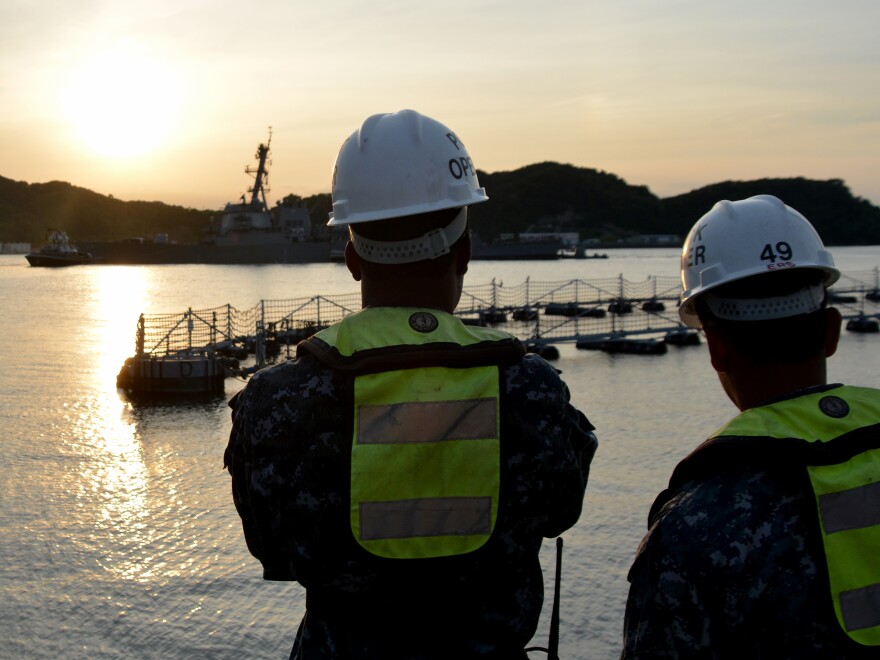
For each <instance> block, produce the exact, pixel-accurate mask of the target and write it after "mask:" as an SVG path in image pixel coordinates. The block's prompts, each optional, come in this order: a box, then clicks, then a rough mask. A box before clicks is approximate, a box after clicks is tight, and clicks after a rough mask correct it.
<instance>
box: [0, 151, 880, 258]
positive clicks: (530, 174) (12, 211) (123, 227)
mask: <svg viewBox="0 0 880 660" xmlns="http://www.w3.org/2000/svg"><path fill="white" fill-rule="evenodd" d="M479 176H480V183H481V185H483V186H485V187H486V190H487V192H488V194H489V198H490V201H489V202H488V203H486V204H478V205H476V206H474V207H473V209H472V211H471V220H472V226H473V228H474V230H475V231H476V232H477V233H479V234H480V236H481V237H482V238H483V239H484V240H490V239H492V238H494V237H496V236H498V235H499V234H501V233H509V232H520V231H526V230H528V229H532V230H536V231H541V230H559V231H576V232H578V233H579V234H580V237H581V239H587V238H598V239H600V240H603V241H615V240H617V239H619V238H625V237H627V236H632V235H636V234H676V235H678V236H680V237H682V238H683V237H684V235H685V234H686V233H687V231H688V230H689V229H690V227H691V226H692V225H693V223H694V222H695V221H696V220H697V219H698V218H699V217H700V216H701V215H703V214H704V213H705V212H706V211H708V210H709V209H710V208H712V205H713V204H714V203H715V202H716V201H718V200H721V199H731V200H735V199H742V198H744V197H749V196H751V195H757V194H762V193H765V194H771V195H776V196H777V197H779V198H780V199H782V200H783V201H785V202H786V203H787V204H789V205H790V206H793V207H794V208H796V209H798V210H799V211H801V212H802V213H803V214H804V215H805V216H806V217H807V218H809V219H810V221H811V222H812V223H813V224H814V225H815V226H816V229H817V230H818V231H819V233H820V234H821V235H822V237H823V238H824V240H825V242H826V243H827V244H829V245H878V244H880V208H878V207H877V206H874V205H873V204H871V203H870V202H868V201H866V200H864V199H860V198H858V197H854V196H853V195H852V193H851V192H850V191H849V189H848V188H847V186H846V185H845V184H844V182H843V181H841V180H839V179H832V180H829V181H816V180H810V179H804V178H800V177H798V178H790V179H761V180H755V181H726V182H723V183H716V184H713V185H710V186H706V187H704V188H699V189H697V190H693V191H691V192H689V193H686V194H683V195H677V196H675V197H667V198H664V199H661V198H659V197H657V196H656V195H654V194H653V193H652V192H651V191H650V190H648V188H647V187H645V186H633V185H630V184H628V183H627V182H626V181H624V180H623V179H621V178H619V177H617V176H615V175H614V174H610V173H607V172H602V171H598V170H594V169H588V168H581V167H574V166H572V165H562V164H559V163H550V162H548V163H538V164H535V165H529V166H526V167H523V168H521V169H518V170H514V171H511V172H494V173H486V172H480V174H479ZM283 201H284V202H285V203H299V202H304V203H305V205H306V206H307V207H308V208H309V212H310V214H311V217H312V222H313V224H315V225H318V226H321V225H323V222H324V220H325V218H326V217H327V212H328V211H329V206H330V197H329V195H327V194H321V195H313V196H311V197H307V198H305V199H303V200H300V198H298V197H296V196H295V195H291V196H289V197H287V198H285V200H283ZM219 213H220V209H211V210H198V209H191V208H185V207H181V206H171V205H168V204H164V203H162V202H143V201H132V202H124V201H121V200H118V199H115V198H113V197H112V196H105V195H101V194H98V193H96V192H92V191H90V190H87V189H85V188H79V187H76V186H73V185H71V184H69V183H64V182H59V181H53V182H50V183H33V184H28V183H25V182H20V181H13V180H11V179H6V178H3V177H0V241H27V242H30V243H33V244H35V245H39V244H40V243H42V241H43V239H44V237H45V234H46V231H47V230H48V229H63V230H65V231H67V232H68V233H69V234H70V235H71V236H72V237H73V238H74V239H77V240H83V241H85V240H116V239H121V238H126V237H129V236H151V235H154V234H157V233H167V234H169V236H170V237H171V239H172V240H176V241H178V242H191V241H193V242H194V241H198V240H199V239H200V238H201V236H202V232H203V231H204V229H205V227H206V226H207V224H208V220H209V218H210V217H211V216H217V215H219Z"/></svg>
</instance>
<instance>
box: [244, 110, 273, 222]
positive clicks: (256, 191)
mask: <svg viewBox="0 0 880 660" xmlns="http://www.w3.org/2000/svg"><path fill="white" fill-rule="evenodd" d="M271 143H272V127H271V126H270V127H269V140H268V141H267V142H266V144H263V143H260V146H258V147H257V153H256V156H255V158H256V159H257V161H259V165H257V169H256V170H254V169H253V168H251V167H250V166H247V167H245V168H244V171H245V172H247V173H248V174H253V175H255V176H254V185H253V187H251V188H249V189H248V192H249V193H252V194H251V206H260V201H261V200H262V202H263V203H262V206H261V208H262V209H263V210H264V211H267V210H268V209H269V205H268V203H266V189H265V186H264V182H265V183H266V184H267V185H268V181H269V170H267V169H266V160H267V159H268V157H269V145H270V144H271Z"/></svg>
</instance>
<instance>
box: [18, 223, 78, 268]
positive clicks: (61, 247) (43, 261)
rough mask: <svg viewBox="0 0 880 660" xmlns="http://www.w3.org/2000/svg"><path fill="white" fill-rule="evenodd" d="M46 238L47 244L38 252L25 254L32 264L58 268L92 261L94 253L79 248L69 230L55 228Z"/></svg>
mask: <svg viewBox="0 0 880 660" xmlns="http://www.w3.org/2000/svg"><path fill="white" fill-rule="evenodd" d="M46 239H47V241H48V242H47V243H46V245H44V246H43V247H42V248H40V249H39V250H38V251H37V252H30V253H28V254H26V255H25V259H27V260H28V263H29V264H30V265H31V266H39V267H47V268H57V267H60V266H77V265H80V264H90V263H92V255H91V254H89V253H88V252H82V251H80V250H78V249H77V247H76V245H74V244H73V242H72V241H71V240H70V237H69V236H68V235H67V232H63V231H59V230H53V231H50V232H49V233H48V234H47V235H46Z"/></svg>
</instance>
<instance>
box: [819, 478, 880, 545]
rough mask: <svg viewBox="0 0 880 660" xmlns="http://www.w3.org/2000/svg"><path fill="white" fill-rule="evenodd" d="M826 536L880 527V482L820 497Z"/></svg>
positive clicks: (820, 509)
mask: <svg viewBox="0 0 880 660" xmlns="http://www.w3.org/2000/svg"><path fill="white" fill-rule="evenodd" d="M819 511H820V512H821V513H822V526H823V527H824V528H825V533H826V534H834V533H835V532H843V531H846V530H848V529H860V528H862V527H871V526H872V525H880V481H878V482H875V483H872V484H867V485H865V486H857V487H856V488H850V489H849V490H842V491H840V492H837V493H825V494H824V495H820V496H819Z"/></svg>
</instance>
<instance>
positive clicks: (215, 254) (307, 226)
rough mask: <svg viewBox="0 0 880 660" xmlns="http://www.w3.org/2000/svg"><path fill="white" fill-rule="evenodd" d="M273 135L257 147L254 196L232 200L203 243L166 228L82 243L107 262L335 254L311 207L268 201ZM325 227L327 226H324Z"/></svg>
mask: <svg viewBox="0 0 880 660" xmlns="http://www.w3.org/2000/svg"><path fill="white" fill-rule="evenodd" d="M271 142H272V132H271V130H270V132H269V139H268V141H267V142H266V143H265V144H263V143H260V145H259V146H258V147H257V153H256V156H255V158H256V161H257V166H256V168H253V167H251V166H248V167H246V168H245V172H246V173H247V174H248V175H250V176H253V178H254V183H253V185H252V186H251V187H249V188H248V191H247V192H248V193H250V198H248V197H247V195H242V196H241V199H240V200H239V201H238V202H231V203H229V204H226V206H225V207H224V209H223V213H222V214H221V216H220V218H219V220H217V219H215V218H212V219H211V222H210V223H209V226H208V228H207V230H206V232H205V236H204V239H203V240H202V241H201V242H199V243H173V242H171V241H169V240H168V236H167V235H166V234H159V235H157V236H156V237H155V238H153V239H152V240H148V239H145V238H129V239H124V240H121V241H108V242H89V243H86V242H80V245H81V247H82V249H84V250H86V251H88V252H90V253H91V254H92V255H93V256H94V257H96V258H99V259H100V261H101V263H104V264H304V263H326V262H327V261H329V260H330V239H329V238H328V236H327V234H326V233H325V232H320V231H317V232H315V231H313V227H312V223H311V220H310V218H309V212H308V209H306V208H305V207H302V206H300V207H290V206H283V205H279V206H276V208H275V209H274V212H273V211H270V210H269V206H268V204H267V202H266V191H267V189H268V180H269V170H268V160H269V145H270V144H271ZM321 229H323V228H321Z"/></svg>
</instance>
